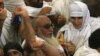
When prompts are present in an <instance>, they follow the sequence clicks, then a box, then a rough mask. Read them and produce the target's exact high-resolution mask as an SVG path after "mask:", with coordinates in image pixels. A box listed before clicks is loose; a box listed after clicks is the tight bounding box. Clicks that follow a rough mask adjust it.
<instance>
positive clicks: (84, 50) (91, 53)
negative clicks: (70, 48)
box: [74, 46, 100, 56]
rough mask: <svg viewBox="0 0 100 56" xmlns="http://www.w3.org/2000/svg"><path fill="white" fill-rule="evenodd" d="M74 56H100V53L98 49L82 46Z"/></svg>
mask: <svg viewBox="0 0 100 56" xmlns="http://www.w3.org/2000/svg"><path fill="white" fill-rule="evenodd" d="M74 56H100V53H99V52H98V51H97V50H96V49H91V48H89V47H86V46H82V47H80V48H79V49H78V50H77V51H76V52H75V54H74Z"/></svg>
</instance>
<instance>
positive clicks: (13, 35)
mask: <svg viewBox="0 0 100 56" xmlns="http://www.w3.org/2000/svg"><path fill="white" fill-rule="evenodd" d="M11 19H12V14H11V12H9V11H8V10H7V17H6V19H5V21H4V23H3V27H2V32H1V36H0V47H3V46H4V45H5V44H6V43H8V42H18V43H21V40H20V37H18V33H17V32H16V30H14V28H13V27H12V25H11Z"/></svg>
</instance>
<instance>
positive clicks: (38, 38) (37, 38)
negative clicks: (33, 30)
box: [21, 36, 45, 48]
mask: <svg viewBox="0 0 100 56" xmlns="http://www.w3.org/2000/svg"><path fill="white" fill-rule="evenodd" d="M35 38H36V40H41V41H45V40H43V39H41V38H40V37H38V36H35ZM25 44H26V40H24V41H23V42H22V45H21V46H22V47H23V48H24V46H25Z"/></svg>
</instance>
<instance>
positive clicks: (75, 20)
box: [71, 17, 83, 29]
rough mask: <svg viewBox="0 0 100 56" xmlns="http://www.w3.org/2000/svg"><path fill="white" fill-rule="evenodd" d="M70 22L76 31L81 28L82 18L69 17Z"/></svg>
mask: <svg viewBox="0 0 100 56" xmlns="http://www.w3.org/2000/svg"><path fill="white" fill-rule="evenodd" d="M71 22H72V24H73V26H74V27H75V28H76V29H80V28H81V27H82V22H83V17H71Z"/></svg>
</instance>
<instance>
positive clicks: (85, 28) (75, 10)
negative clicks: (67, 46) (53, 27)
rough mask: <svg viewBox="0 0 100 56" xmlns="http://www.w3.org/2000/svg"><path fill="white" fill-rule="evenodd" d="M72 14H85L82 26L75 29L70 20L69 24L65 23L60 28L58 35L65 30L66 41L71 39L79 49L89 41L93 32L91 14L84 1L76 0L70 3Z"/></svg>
mask: <svg viewBox="0 0 100 56" xmlns="http://www.w3.org/2000/svg"><path fill="white" fill-rule="evenodd" d="M70 16H83V22H82V27H81V28H80V29H75V27H74V26H73V24H72V23H71V22H70V23H69V24H68V25H65V26H64V27H62V28H61V29H60V31H59V32H58V35H57V37H58V36H59V35H60V33H61V32H63V31H65V33H64V40H65V42H69V41H71V42H72V43H74V44H75V46H76V49H77V48H79V47H80V46H82V45H84V43H85V42H87V40H88V37H89V36H90V34H91V27H90V25H89V19H90V14H89V10H88V8H87V6H86V5H85V4H84V3H82V2H79V1H74V2H73V3H72V4H70Z"/></svg>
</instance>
